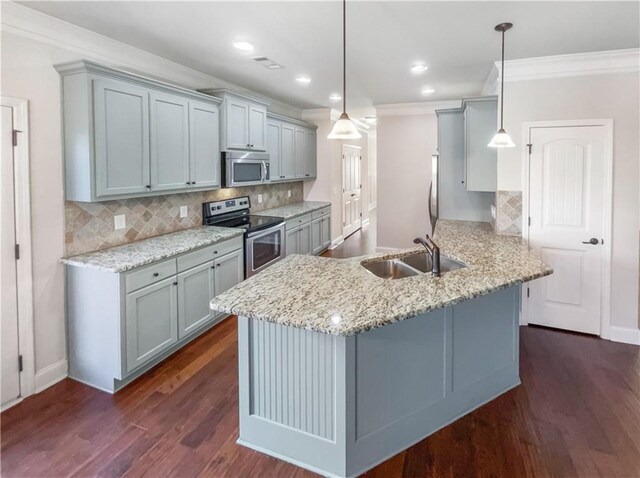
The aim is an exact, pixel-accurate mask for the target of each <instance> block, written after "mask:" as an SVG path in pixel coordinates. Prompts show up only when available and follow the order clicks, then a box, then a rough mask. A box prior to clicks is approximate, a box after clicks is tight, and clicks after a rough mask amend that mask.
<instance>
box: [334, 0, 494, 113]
mask: <svg viewBox="0 0 640 478" xmlns="http://www.w3.org/2000/svg"><path fill="white" fill-rule="evenodd" d="M503 48H504V47H503ZM346 112H347V0H342V113H346Z"/></svg>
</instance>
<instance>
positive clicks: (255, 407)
mask: <svg viewBox="0 0 640 478" xmlns="http://www.w3.org/2000/svg"><path fill="white" fill-rule="evenodd" d="M519 310H520V286H514V287H511V288H508V289H504V290H501V291H498V292H495V293H492V294H488V295H485V296H481V297H478V298H475V299H471V300H467V301H464V302H461V303H459V304H456V305H454V306H451V307H447V308H444V309H437V310H434V311H431V312H428V313H426V314H424V315H421V316H418V317H415V318H413V319H408V320H404V321H401V322H397V323H395V324H392V325H388V326H385V327H381V328H378V329H374V330H370V331H368V332H364V333H361V334H357V335H351V336H337V335H328V334H322V333H318V332H313V331H309V330H304V329H299V328H294V327H289V326H283V325H278V324H275V323H270V322H265V321H260V320H255V319H249V318H246V317H238V342H239V373H240V381H239V386H240V390H239V391H240V402H239V404H240V408H239V414H240V438H239V440H238V443H240V444H242V445H244V446H247V447H249V448H253V449H255V450H258V451H260V452H263V453H266V454H269V455H271V456H274V457H277V458H280V459H283V460H285V461H288V462H291V463H294V464H296V465H298V466H301V467H304V468H307V469H309V470H311V471H314V472H317V473H320V474H323V475H326V476H339V477H347V476H357V475H359V474H361V473H363V472H365V471H366V470H368V469H370V468H372V467H373V466H375V465H377V464H378V463H380V462H382V461H384V460H386V459H387V458H389V457H391V456H393V455H395V454H397V453H399V452H401V451H402V450H404V449H406V448H408V447H409V446H411V445H413V444H414V443H416V442H418V441H420V440H422V439H424V438H425V437H427V436H429V435H430V434H432V433H434V432H435V431H437V430H439V429H440V428H442V427H444V426H446V425H448V424H449V423H451V422H453V421H455V420H457V419H458V418H460V417H461V416H464V415H465V414H467V413H469V412H470V411H472V410H474V409H476V408H478V407H479V406H481V405H483V404H484V403H486V402H488V401H490V400H492V399H493V398H495V397H497V396H499V395H500V394H502V393H504V392H505V391H507V390H509V389H511V388H513V387H515V386H517V385H518V384H519V383H520V378H519V368H518V354H519V351H518V343H519V334H518V319H519Z"/></svg>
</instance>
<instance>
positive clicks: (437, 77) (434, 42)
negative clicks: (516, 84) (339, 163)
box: [20, 1, 640, 108]
mask: <svg viewBox="0 0 640 478" xmlns="http://www.w3.org/2000/svg"><path fill="white" fill-rule="evenodd" d="M20 3H22V4H23V5H26V6H28V7H30V8H34V9H36V10H39V11H41V12H43V13H47V14H49V15H52V16H54V17H58V18H60V19H63V20H65V21H68V22H70V23H73V24H76V25H78V26H81V27H83V28H86V29H89V30H93V31H95V32H97V33H101V34H103V35H105V36H108V37H111V38H113V39H116V40H120V41H122V42H124V43H127V44H129V45H132V46H135V47H138V48H141V49H144V50H147V51H149V52H152V53H155V54H157V55H159V56H162V57H164V58H167V59H169V60H173V61H175V62H178V63H181V64H183V65H186V66H189V67H191V68H194V69H196V70H200V71H202V72H204V73H207V74H210V75H212V76H215V77H218V78H220V79H223V80H226V81H229V82H232V83H235V84H237V85H240V86H243V87H245V88H249V89H252V90H254V91H256V92H258V93H262V94H264V95H267V96H270V97H272V98H275V99H278V100H281V101H284V102H287V103H289V104H292V105H294V106H298V107H300V108H310V107H321V106H331V105H332V103H331V102H330V101H329V99H328V97H329V94H330V93H332V92H339V91H340V90H341V66H342V65H341V40H342V36H341V28H342V24H341V13H342V5H341V2H336V1H313V2H310V1H297V2H242V1H235V2H129V1H116V2H113V1H103V2H76V1H74V2H57V1H47V2H20ZM347 9H348V10H347V11H348V13H347V19H348V41H347V44H348V80H349V86H348V97H349V103H350V106H354V107H360V108H363V107H365V108H366V107H368V106H370V105H372V104H383V103H399V102H412V101H421V100H425V99H429V100H442V99H456V98H460V97H463V96H472V95H477V94H479V93H480V91H481V89H482V86H483V83H484V81H485V79H486V77H487V74H488V72H489V70H490V68H491V64H492V62H493V61H495V60H497V59H499V56H500V35H499V34H498V33H496V32H494V31H493V27H494V26H495V25H496V24H497V23H501V22H504V21H511V22H512V23H514V25H515V26H514V28H513V30H511V31H510V32H509V33H508V34H507V43H506V56H507V59H519V58H530V57H538V56H547V55H557V54H566V53H580V52H589V51H602V50H614V49H622V48H633V47H639V46H640V9H639V3H638V2H591V1H587V2H477V1H476V2H399V1H386V2H361V1H357V2H349V3H348V5H347ZM236 40H248V41H250V42H252V43H253V44H254V45H255V47H256V49H255V51H254V52H252V53H243V52H239V51H237V50H235V49H234V48H233V46H232V43H233V42H234V41H236ZM262 55H264V56H268V57H269V58H272V59H273V60H275V61H277V62H278V63H281V64H282V65H284V66H286V68H285V69H283V70H267V69H266V68H264V67H262V66H260V65H259V64H258V63H256V62H254V61H252V60H251V58H252V57H254V56H262ZM418 60H422V61H424V62H426V64H428V65H429V70H428V71H427V72H426V73H424V74H422V75H413V74H412V73H410V72H409V68H410V66H411V64H412V63H413V62H415V61H418ZM298 74H307V75H309V76H311V78H312V82H311V84H309V85H300V84H298V83H296V82H295V81H294V78H295V76H296V75H298ZM425 85H429V86H432V87H433V88H435V90H436V93H434V94H432V95H430V96H428V97H425V96H422V95H421V94H420V89H421V87H422V86H425ZM334 106H335V105H334Z"/></svg>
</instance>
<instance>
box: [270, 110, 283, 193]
mask: <svg viewBox="0 0 640 478" xmlns="http://www.w3.org/2000/svg"><path fill="white" fill-rule="evenodd" d="M281 136H282V124H281V123H280V122H279V121H273V120H271V119H270V120H268V121H267V153H269V160H270V161H269V163H270V164H269V173H270V177H271V180H272V181H273V180H278V179H282V174H281V173H280V158H281V149H282V147H281V142H282V141H281Z"/></svg>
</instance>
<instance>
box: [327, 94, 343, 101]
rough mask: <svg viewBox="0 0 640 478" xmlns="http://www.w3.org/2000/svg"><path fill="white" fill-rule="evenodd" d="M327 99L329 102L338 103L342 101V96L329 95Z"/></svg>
mask: <svg viewBox="0 0 640 478" xmlns="http://www.w3.org/2000/svg"><path fill="white" fill-rule="evenodd" d="M329 99H330V100H331V101H340V100H341V99H342V95H341V94H340V93H331V95H330V96H329Z"/></svg>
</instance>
